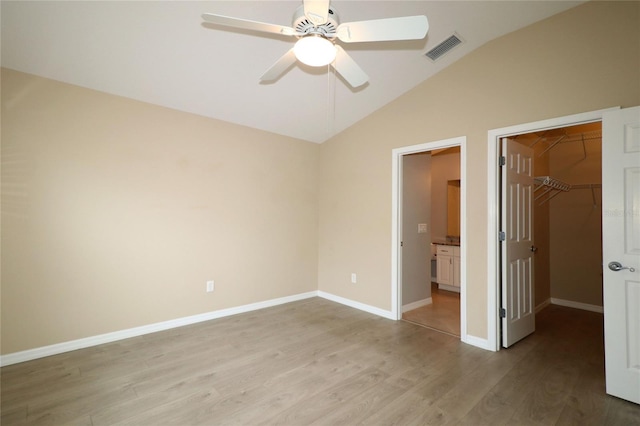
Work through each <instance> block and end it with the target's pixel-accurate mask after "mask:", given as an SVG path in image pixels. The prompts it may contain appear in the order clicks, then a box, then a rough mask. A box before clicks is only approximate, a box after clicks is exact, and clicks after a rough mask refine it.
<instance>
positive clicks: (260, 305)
mask: <svg viewBox="0 0 640 426" xmlns="http://www.w3.org/2000/svg"><path fill="white" fill-rule="evenodd" d="M316 296H318V292H317V291H310V292H308V293H300V294H295V295H293V296H285V297H280V298H277V299H271V300H265V301H263V302H256V303H250V304H248V305H242V306H237V307H234V308H227V309H220V310H218V311H212V312H206V313H204V314H199V315H192V316H189V317H184V318H177V319H174V320H169V321H163V322H158V323H155V324H149V325H143V326H141V327H134V328H129V329H127V330H120V331H114V332H112V333H106V334H100V335H97V336H91V337H86V338H84V339H78V340H72V341H70V342H63V343H57V344H54V345H49V346H43V347H40V348H35V349H29V350H26V351H21V352H14V353H11V354H6V355H2V356H0V366H2V367H4V366H6V365H11V364H17V363H20V362H25V361H31V360H34V359H37V358H44V357H46V356H51V355H58V354H61V353H64V352H69V351H75V350H78V349H84V348H88V347H91V346H97V345H101V344H104V343H111V342H115V341H118V340H122V339H128V338H130V337H137V336H142V335H144V334H150V333H155V332H158V331H164V330H169V329H172V328H177V327H182V326H185V325H190V324H195V323H199V322H203V321H209V320H212V319H216V318H222V317H228V316H231V315H236V314H241V313H244V312H250V311H256V310H258V309H264V308H270V307H272V306H277V305H282V304H285V303H290V302H295V301H297V300H303V299H309V298H311V297H316Z"/></svg>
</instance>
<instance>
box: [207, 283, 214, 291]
mask: <svg viewBox="0 0 640 426" xmlns="http://www.w3.org/2000/svg"><path fill="white" fill-rule="evenodd" d="M213 289H214V284H213V281H207V293H211V292H212V291H213Z"/></svg>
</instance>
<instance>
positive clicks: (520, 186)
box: [500, 139, 535, 348]
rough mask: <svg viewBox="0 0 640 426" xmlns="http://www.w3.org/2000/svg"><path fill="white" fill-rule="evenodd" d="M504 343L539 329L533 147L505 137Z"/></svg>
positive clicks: (502, 248)
mask: <svg viewBox="0 0 640 426" xmlns="http://www.w3.org/2000/svg"><path fill="white" fill-rule="evenodd" d="M502 156H503V157H504V159H505V161H504V165H503V166H501V167H502V173H501V183H502V191H501V192H502V193H501V196H502V203H501V205H502V212H501V222H502V223H501V229H502V232H504V237H505V238H504V241H502V243H501V247H500V248H501V280H502V281H501V289H502V290H501V293H502V294H501V299H502V311H501V314H502V346H504V347H505V348H507V347H509V346H511V345H513V344H514V343H516V342H517V341H519V340H521V339H523V338H524V337H526V336H528V335H529V334H531V333H533V332H534V331H535V310H534V306H533V304H534V295H533V291H534V268H533V261H534V260H533V251H532V247H533V246H534V241H533V191H534V186H533V185H534V183H533V150H532V149H531V148H529V147H526V146H524V145H521V144H519V143H517V142H515V141H513V140H509V139H503V140H502Z"/></svg>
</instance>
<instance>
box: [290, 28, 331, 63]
mask: <svg viewBox="0 0 640 426" xmlns="http://www.w3.org/2000/svg"><path fill="white" fill-rule="evenodd" d="M293 52H294V53H295V55H296V58H297V59H298V60H299V61H300V62H302V63H303V64H306V65H309V66H312V67H323V66H325V65H329V64H330V63H332V62H333V61H334V59H335V58H336V47H335V46H334V45H333V43H332V42H331V41H329V40H328V39H326V38H324V37H322V36H318V35H310V36H306V37H303V38H301V39H300V40H298V41H297V42H296V44H295V46H294V47H293Z"/></svg>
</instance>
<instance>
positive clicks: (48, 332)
mask: <svg viewBox="0 0 640 426" xmlns="http://www.w3.org/2000/svg"><path fill="white" fill-rule="evenodd" d="M318 158H319V146H318V145H317V144H312V143H308V142H303V141H300V140H295V139H291V138H286V137H282V136H277V135H274V134H269V133H265V132H262V131H257V130H252V129H249V128H246V127H241V126H237V125H232V124H228V123H223V122H220V121H216V120H211V119H207V118H203V117H199V116H195V115H191V114H186V113H181V112H176V111H173V110H169V109H165V108H160V107H156V106H152V105H148V104H144V103H140V102H135V101H131V100H128V99H124V98H121V97H116V96H110V95H106V94H103V93H99V92H95V91H91V90H87V89H82V88H79V87H75V86H70V85H66V84H61V83H57V82H53V81H51V80H45V79H41V78H36V77H33V76H29V75H26V74H21V73H17V72H13V71H10V70H6V69H3V70H2V336H1V338H2V353H3V354H7V353H13V352H16V351H21V350H26V349H31V348H36V347H41V346H45V345H49V344H54V343H60V342H65V341H70V340H74V339H79V338H84V337H89V336H93V335H98V334H101V333H107V332H112V331H117V330H122V329H127V328H131V327H136V326H142V325H147V324H152V323H155V322H160V321H166V320H171V319H175V318H181V317H185V316H190V315H195V314H200V313H204V312H210V311H214V310H217V309H222V308H229V307H235V306H240V305H243V304H248V303H253V302H260V301H264V300H269V299H273V298H278V297H283V296H290V295H295V294H299V293H304V292H308V291H314V290H317V288H318V286H317V240H318V239H317V223H318V200H317V193H318V192H317V182H318ZM210 279H213V280H215V285H216V287H215V291H214V292H213V293H205V282H206V281H207V280H210Z"/></svg>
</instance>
